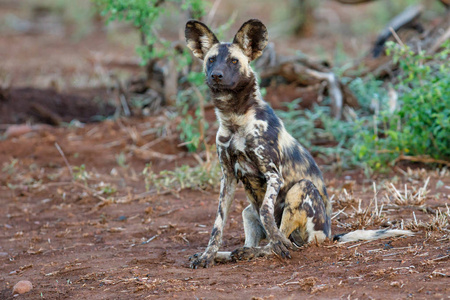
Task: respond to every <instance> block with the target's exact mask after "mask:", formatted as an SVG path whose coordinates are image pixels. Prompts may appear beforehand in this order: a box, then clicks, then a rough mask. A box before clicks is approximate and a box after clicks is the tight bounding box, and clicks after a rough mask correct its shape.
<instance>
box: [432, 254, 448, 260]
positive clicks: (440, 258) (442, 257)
mask: <svg viewBox="0 0 450 300" xmlns="http://www.w3.org/2000/svg"><path fill="white" fill-rule="evenodd" d="M447 257H450V254H449V255H445V256H441V257H438V258H435V259H430V260H432V261H438V260H442V259H446V258H447Z"/></svg>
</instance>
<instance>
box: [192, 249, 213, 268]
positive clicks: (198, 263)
mask: <svg viewBox="0 0 450 300" xmlns="http://www.w3.org/2000/svg"><path fill="white" fill-rule="evenodd" d="M189 261H190V262H191V268H192V269H197V268H208V267H210V266H213V265H214V255H212V254H210V253H206V252H205V253H196V254H194V255H192V256H191V257H189Z"/></svg>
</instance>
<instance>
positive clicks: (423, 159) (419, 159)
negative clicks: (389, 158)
mask: <svg viewBox="0 0 450 300" xmlns="http://www.w3.org/2000/svg"><path fill="white" fill-rule="evenodd" d="M401 160H408V161H414V162H421V163H426V164H440V165H446V166H447V167H450V162H449V161H446V160H442V159H434V158H431V157H429V156H410V155H403V154H401V155H400V156H399V157H397V158H396V159H395V161H394V163H397V162H399V161H401Z"/></svg>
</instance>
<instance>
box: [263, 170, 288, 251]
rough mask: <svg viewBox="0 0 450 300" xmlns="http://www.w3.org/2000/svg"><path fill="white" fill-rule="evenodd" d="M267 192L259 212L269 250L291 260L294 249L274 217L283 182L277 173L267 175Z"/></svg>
mask: <svg viewBox="0 0 450 300" xmlns="http://www.w3.org/2000/svg"><path fill="white" fill-rule="evenodd" d="M266 178H267V190H266V194H265V196H264V200H263V203H262V205H261V208H260V210H259V213H260V216H261V221H262V224H263V226H264V229H265V230H266V233H267V237H268V239H269V245H267V247H268V248H269V249H268V250H271V251H272V252H273V253H274V254H275V255H277V256H280V257H282V258H291V255H290V253H289V249H293V246H292V243H291V241H289V239H288V238H287V237H285V236H284V235H283V234H282V233H281V232H280V230H279V229H278V227H277V224H276V223H275V216H274V204H275V202H276V200H277V197H278V192H279V191H280V188H281V185H282V180H281V179H280V177H279V175H278V174H276V173H268V174H266Z"/></svg>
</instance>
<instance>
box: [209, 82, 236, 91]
mask: <svg viewBox="0 0 450 300" xmlns="http://www.w3.org/2000/svg"><path fill="white" fill-rule="evenodd" d="M208 86H209V88H210V89H212V90H213V91H215V92H217V91H226V90H233V89H234V88H235V86H236V84H224V83H222V82H214V81H209V80H208Z"/></svg>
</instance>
